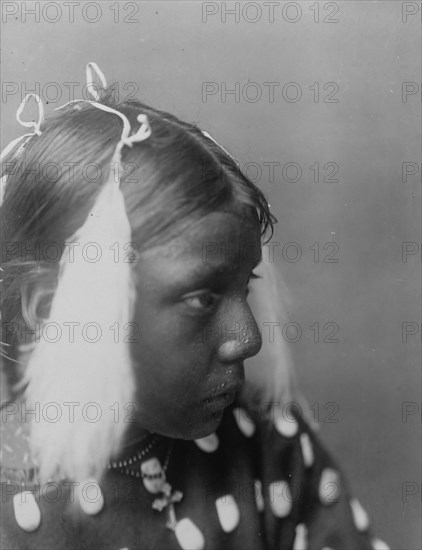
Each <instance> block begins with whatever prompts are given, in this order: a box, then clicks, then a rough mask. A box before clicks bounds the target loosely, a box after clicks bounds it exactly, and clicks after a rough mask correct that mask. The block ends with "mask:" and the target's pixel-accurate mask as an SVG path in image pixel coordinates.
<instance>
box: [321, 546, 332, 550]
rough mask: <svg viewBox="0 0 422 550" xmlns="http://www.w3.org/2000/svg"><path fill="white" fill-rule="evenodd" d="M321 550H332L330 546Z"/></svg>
mask: <svg viewBox="0 0 422 550" xmlns="http://www.w3.org/2000/svg"><path fill="white" fill-rule="evenodd" d="M321 550H332V548H330V547H329V546H324V548H321Z"/></svg>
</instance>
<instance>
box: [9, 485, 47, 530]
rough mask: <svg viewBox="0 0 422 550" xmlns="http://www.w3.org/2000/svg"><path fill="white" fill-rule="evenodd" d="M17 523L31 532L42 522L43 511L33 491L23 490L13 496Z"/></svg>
mask: <svg viewBox="0 0 422 550" xmlns="http://www.w3.org/2000/svg"><path fill="white" fill-rule="evenodd" d="M13 509H14V512H15V519H16V523H17V524H18V525H19V527H20V528H21V529H23V530H24V531H27V532H28V533H31V532H32V531H35V530H36V529H38V527H39V525H40V523H41V512H40V509H39V507H38V504H37V503H36V501H35V497H34V495H33V493H31V491H22V493H18V494H16V495H14V497H13Z"/></svg>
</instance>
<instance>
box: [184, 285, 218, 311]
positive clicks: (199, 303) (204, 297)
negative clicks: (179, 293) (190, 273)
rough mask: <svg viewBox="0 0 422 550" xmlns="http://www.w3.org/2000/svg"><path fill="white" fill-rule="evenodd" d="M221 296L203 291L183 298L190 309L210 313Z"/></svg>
mask: <svg viewBox="0 0 422 550" xmlns="http://www.w3.org/2000/svg"><path fill="white" fill-rule="evenodd" d="M219 298H220V296H219V295H218V294H215V293H214V292H211V291H209V290H201V291H200V292H195V293H192V294H189V295H187V296H185V297H184V298H183V302H184V303H185V304H186V305H187V306H188V307H190V308H192V309H196V310H198V311H200V310H202V311H210V310H212V309H213V308H214V307H215V306H216V305H217V303H218V300H219Z"/></svg>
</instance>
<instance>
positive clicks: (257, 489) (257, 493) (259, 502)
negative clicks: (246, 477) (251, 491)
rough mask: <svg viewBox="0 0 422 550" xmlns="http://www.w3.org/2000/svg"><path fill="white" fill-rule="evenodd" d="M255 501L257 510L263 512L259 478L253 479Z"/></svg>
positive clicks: (263, 506)
mask: <svg viewBox="0 0 422 550" xmlns="http://www.w3.org/2000/svg"><path fill="white" fill-rule="evenodd" d="M255 502H256V508H257V510H258V512H263V511H264V508H265V505H264V497H263V495H262V483H261V481H260V480H259V479H255Z"/></svg>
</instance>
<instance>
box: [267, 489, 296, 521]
mask: <svg viewBox="0 0 422 550" xmlns="http://www.w3.org/2000/svg"><path fill="white" fill-rule="evenodd" d="M269 492H270V495H269V496H270V506H271V510H272V512H273V514H274V515H275V516H276V517H278V518H285V517H286V516H288V515H289V514H290V510H291V509H292V495H291V493H290V489H289V484H288V483H287V481H273V482H272V483H270V486H269Z"/></svg>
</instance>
